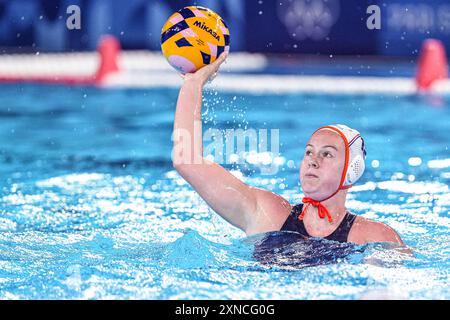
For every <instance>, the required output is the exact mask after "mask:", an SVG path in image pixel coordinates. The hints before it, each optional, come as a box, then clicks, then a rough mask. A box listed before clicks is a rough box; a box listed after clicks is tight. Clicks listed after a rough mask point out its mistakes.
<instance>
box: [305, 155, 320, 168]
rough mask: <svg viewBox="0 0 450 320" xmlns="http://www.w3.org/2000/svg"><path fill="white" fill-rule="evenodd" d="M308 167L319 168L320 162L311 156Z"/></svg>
mask: <svg viewBox="0 0 450 320" xmlns="http://www.w3.org/2000/svg"><path fill="white" fill-rule="evenodd" d="M308 167H310V168H311V167H313V168H314V169H317V168H319V162H317V160H316V158H314V157H311V158H310V159H309V161H308Z"/></svg>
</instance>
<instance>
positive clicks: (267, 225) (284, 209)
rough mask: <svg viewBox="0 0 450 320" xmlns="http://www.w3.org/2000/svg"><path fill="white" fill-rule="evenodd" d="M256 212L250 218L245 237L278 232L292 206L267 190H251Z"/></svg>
mask: <svg viewBox="0 0 450 320" xmlns="http://www.w3.org/2000/svg"><path fill="white" fill-rule="evenodd" d="M252 189H253V190H252V191H253V194H254V196H255V198H256V210H255V212H254V214H253V216H252V217H251V221H250V222H249V227H248V229H247V230H246V231H245V232H246V234H247V235H252V234H257V233H263V232H270V231H279V230H280V229H281V227H282V226H283V224H284V222H285V221H286V219H287V217H288V216H289V214H290V212H291V210H292V205H291V204H290V203H289V201H287V200H286V199H285V198H283V197H282V196H280V195H278V194H276V193H274V192H272V191H268V190H264V189H260V188H252Z"/></svg>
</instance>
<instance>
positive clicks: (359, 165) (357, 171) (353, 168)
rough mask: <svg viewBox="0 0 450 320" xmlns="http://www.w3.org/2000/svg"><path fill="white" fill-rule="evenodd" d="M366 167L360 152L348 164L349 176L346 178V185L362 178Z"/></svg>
mask: <svg viewBox="0 0 450 320" xmlns="http://www.w3.org/2000/svg"><path fill="white" fill-rule="evenodd" d="M365 168H366V165H365V163H364V159H363V157H362V156H361V155H359V154H358V155H357V156H355V157H354V158H353V159H352V161H351V162H350V164H349V165H348V169H347V176H346V178H345V183H344V185H352V184H354V183H355V182H356V181H357V180H358V179H359V178H361V176H362V174H363V172H364V169H365Z"/></svg>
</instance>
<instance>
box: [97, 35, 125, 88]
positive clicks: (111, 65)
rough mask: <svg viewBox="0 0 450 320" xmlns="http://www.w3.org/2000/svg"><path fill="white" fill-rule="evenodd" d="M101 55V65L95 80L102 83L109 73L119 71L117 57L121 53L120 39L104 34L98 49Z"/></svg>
mask: <svg viewBox="0 0 450 320" xmlns="http://www.w3.org/2000/svg"><path fill="white" fill-rule="evenodd" d="M97 51H98V53H99V55H100V66H99V68H98V69H97V73H96V75H95V82H96V83H97V84H98V83H101V82H102V81H103V80H104V79H105V77H106V76H107V75H110V74H112V73H116V72H118V71H119V67H118V65H117V58H118V56H119V53H120V43H119V41H118V40H117V39H116V38H115V37H113V36H110V35H107V36H103V37H102V38H101V39H100V43H99V45H98V49H97Z"/></svg>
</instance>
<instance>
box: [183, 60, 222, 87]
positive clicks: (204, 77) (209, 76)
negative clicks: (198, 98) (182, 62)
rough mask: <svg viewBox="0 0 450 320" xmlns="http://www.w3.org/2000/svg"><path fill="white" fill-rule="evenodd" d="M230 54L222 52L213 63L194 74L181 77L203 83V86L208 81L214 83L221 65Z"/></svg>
mask: <svg viewBox="0 0 450 320" xmlns="http://www.w3.org/2000/svg"><path fill="white" fill-rule="evenodd" d="M227 57H228V53H227V52H222V53H221V54H220V56H219V57H218V58H217V59H216V61H214V62H213V63H210V64H208V65H207V66H204V67H203V68H201V69H199V70H197V71H196V72H194V73H186V74H185V75H181V77H182V78H183V79H184V80H185V81H187V80H194V81H198V82H200V83H201V85H202V86H203V85H204V84H205V83H206V82H207V81H212V80H213V79H214V78H215V77H216V75H217V72H218V71H219V67H220V65H221V64H222V63H223V62H224V61H225V60H226V59H227Z"/></svg>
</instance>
